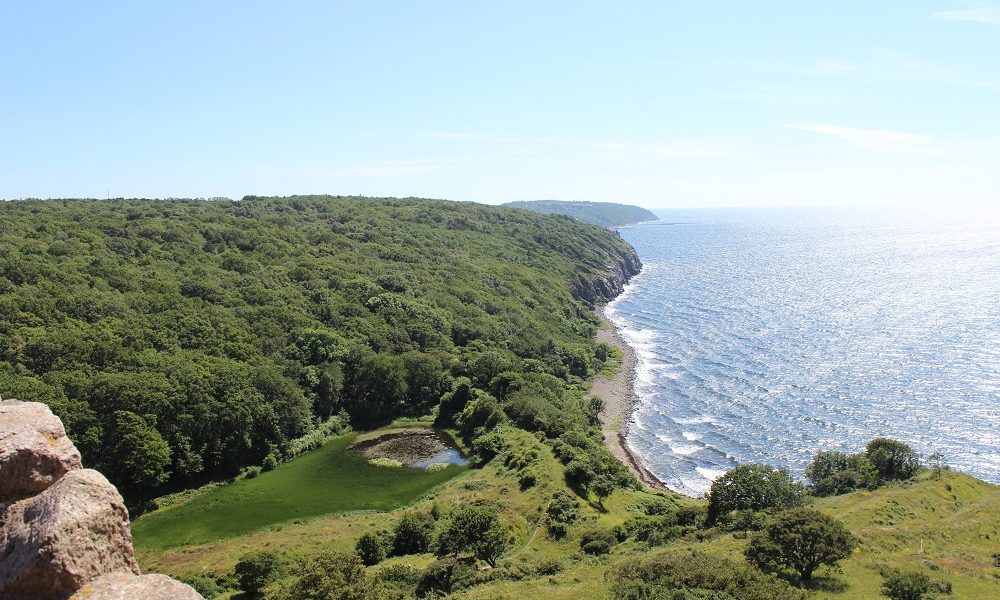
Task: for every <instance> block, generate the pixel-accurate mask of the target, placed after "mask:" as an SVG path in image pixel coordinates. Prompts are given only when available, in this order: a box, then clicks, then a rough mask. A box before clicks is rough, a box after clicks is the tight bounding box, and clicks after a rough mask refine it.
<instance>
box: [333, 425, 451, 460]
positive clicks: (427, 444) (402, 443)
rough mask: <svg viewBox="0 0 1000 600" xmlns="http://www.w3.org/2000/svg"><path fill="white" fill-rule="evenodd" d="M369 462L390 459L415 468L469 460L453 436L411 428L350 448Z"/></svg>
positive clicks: (365, 440)
mask: <svg viewBox="0 0 1000 600" xmlns="http://www.w3.org/2000/svg"><path fill="white" fill-rule="evenodd" d="M351 450H353V451H354V452H358V453H360V454H363V455H364V456H366V457H368V459H370V460H371V459H389V460H393V461H398V462H399V463H402V464H403V465H404V466H407V467H411V468H414V469H426V468H427V467H430V466H431V465H466V464H468V463H469V461H468V460H467V459H466V458H465V457H464V456H462V453H461V452H460V451H459V449H458V448H457V447H456V446H455V443H454V441H452V439H451V437H450V436H449V435H448V434H446V433H444V432H442V431H438V430H436V429H427V428H409V429H401V430H399V431H392V432H387V433H383V434H381V435H378V436H376V437H372V438H369V439H364V440H361V441H358V442H355V443H354V444H352V445H351Z"/></svg>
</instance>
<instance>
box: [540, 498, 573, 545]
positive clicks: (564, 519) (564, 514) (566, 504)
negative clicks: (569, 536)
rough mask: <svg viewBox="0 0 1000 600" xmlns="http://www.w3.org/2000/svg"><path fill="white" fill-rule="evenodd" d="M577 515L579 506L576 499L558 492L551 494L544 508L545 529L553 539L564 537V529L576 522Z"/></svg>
mask: <svg viewBox="0 0 1000 600" xmlns="http://www.w3.org/2000/svg"><path fill="white" fill-rule="evenodd" d="M579 515H580V505H579V504H577V502H576V499H575V498H574V497H573V496H572V495H570V494H568V493H566V492H564V491H562V490H559V491H558V492H556V493H555V494H553V496H552V499H551V500H549V505H548V506H547V507H546V508H545V528H546V530H547V531H548V533H549V535H550V536H552V537H553V538H556V539H558V538H561V537H563V536H565V535H566V527H567V526H568V525H570V524H571V523H573V522H574V521H576V519H577V517H578V516H579Z"/></svg>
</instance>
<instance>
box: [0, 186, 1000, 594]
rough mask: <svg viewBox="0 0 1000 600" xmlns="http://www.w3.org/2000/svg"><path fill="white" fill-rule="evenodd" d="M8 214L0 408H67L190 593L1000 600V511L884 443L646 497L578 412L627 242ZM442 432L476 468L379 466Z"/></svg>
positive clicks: (308, 205) (595, 366)
mask: <svg viewBox="0 0 1000 600" xmlns="http://www.w3.org/2000/svg"><path fill="white" fill-rule="evenodd" d="M0 211H2V216H3V217H4V218H3V220H0V232H2V234H3V235H2V237H0V246H2V250H3V252H2V253H0V288H2V291H3V292H4V293H3V294H2V295H0V352H2V359H3V360H2V362H0V391H3V393H4V394H5V395H6V394H11V395H17V396H19V397H21V398H23V399H27V400H39V401H43V402H46V403H47V404H49V405H50V406H51V407H52V408H53V410H54V411H56V412H58V413H59V414H60V416H61V417H62V418H63V420H64V422H65V423H66V425H67V428H68V429H69V432H70V435H71V436H73V437H74V439H76V440H78V443H79V444H80V447H81V449H82V450H83V453H84V460H85V461H87V462H88V463H89V464H94V465H96V466H98V467H99V468H101V469H104V470H106V471H107V472H108V474H109V476H110V477H112V478H113V479H114V480H115V481H116V482H117V483H118V484H119V485H120V486H121V488H122V490H123V491H124V492H125V493H126V494H127V495H128V496H129V498H130V499H131V500H132V502H133V503H134V505H135V506H136V507H137V508H140V509H141V510H142V511H145V513H144V514H142V515H141V516H138V518H136V519H135V520H134V522H133V537H134V544H135V547H136V551H137V554H138V558H139V561H140V563H141V566H142V567H143V569H144V570H150V571H160V572H165V573H168V574H170V575H173V576H175V577H177V578H180V579H183V580H184V581H187V582H189V583H190V584H191V585H192V586H195V587H196V588H197V589H198V590H199V591H201V593H202V594H203V595H205V596H206V597H213V598H214V597H219V598H234V597H242V598H267V599H286V598H287V599H292V598H337V599H340V598H342V599H354V600H381V599H399V600H403V599H410V598H433V597H441V596H449V597H454V598H460V599H469V600H477V599H478V600H487V599H490V600H496V599H498V598H518V597H523V596H529V595H530V596H532V597H537V598H551V599H562V598H565V599H569V598H615V599H625V600H660V599H667V598H669V599H671V600H674V599H681V600H706V599H712V600H764V599H790V600H801V599H804V598H823V599H833V598H837V599H838V600H855V599H861V598H873V597H878V596H879V594H883V595H885V596H887V597H890V598H913V597H916V598H923V597H930V596H931V595H942V594H944V595H947V594H949V593H951V594H953V595H954V596H955V597H991V596H996V595H998V592H1000V578H998V575H1000V571H998V570H997V558H996V552H997V550H996V540H997V539H1000V518H998V517H997V515H998V514H1000V488H997V487H996V486H993V485H990V484H987V483H984V482H982V481H978V480H975V479H973V478H971V477H967V476H965V475H962V474H960V473H955V472H952V471H950V470H949V469H947V468H946V466H945V465H944V461H943V459H942V458H941V457H938V458H937V459H935V460H932V461H931V463H930V467H931V468H924V467H922V466H921V464H920V461H919V460H918V457H917V455H916V453H915V452H914V451H913V450H912V449H911V448H910V447H909V446H907V445H906V444H905V443H903V442H900V441H897V440H891V439H887V438H876V439H875V440H872V441H871V442H870V443H869V444H868V445H867V447H866V448H865V449H864V451H863V452H859V453H857V454H843V453H836V452H826V451H821V452H818V453H817V454H816V456H815V458H814V460H813V462H812V464H811V466H810V467H809V470H808V471H807V477H808V480H809V485H805V484H804V483H802V482H799V481H796V480H795V478H794V477H793V476H792V475H791V474H790V473H788V472H787V471H784V470H781V469H776V468H773V467H771V466H767V465H756V464H746V465H741V466H740V467H737V468H735V469H733V470H731V471H730V472H729V473H727V474H725V475H723V476H722V477H720V478H718V479H717V480H716V481H715V482H714V484H713V485H712V488H711V491H710V493H709V494H708V496H707V498H697V499H696V498H687V497H683V496H679V495H677V494H673V493H669V492H667V491H664V490H657V489H651V488H649V487H644V486H641V485H639V484H638V482H637V481H636V480H635V479H634V478H633V477H632V475H630V473H629V471H628V469H627V468H626V467H625V466H624V465H623V464H622V462H620V461H619V460H617V459H616V458H615V457H614V456H613V455H612V454H611V453H610V452H609V451H608V449H607V448H606V446H605V445H604V436H603V434H602V431H601V429H600V427H601V425H600V419H599V416H600V415H599V413H600V412H601V411H603V410H605V408H606V406H605V403H604V402H603V400H602V399H601V398H599V397H596V398H590V399H587V398H588V396H587V392H588V387H589V385H590V381H591V379H592V378H593V377H594V376H595V375H596V374H607V373H608V372H609V371H610V370H613V369H614V368H617V367H620V366H621V365H622V364H623V361H621V360H620V354H621V353H620V352H619V351H617V350H615V349H612V348H611V347H609V346H607V345H601V344H598V343H596V341H595V334H596V331H597V328H598V327H599V326H600V321H599V318H598V317H597V316H596V315H595V313H594V310H593V309H594V308H595V305H596V304H597V303H599V302H601V301H604V300H607V299H609V298H610V297H612V296H613V295H614V294H615V293H617V291H619V290H620V289H621V285H622V284H623V283H624V280H625V279H627V277H628V276H629V275H631V274H634V272H635V270H636V269H637V268H638V263H637V260H636V258H635V255H634V253H633V251H632V250H631V249H630V248H629V247H628V245H627V244H625V243H624V242H622V241H621V239H620V238H618V236H617V235H616V234H615V233H614V232H611V231H608V230H604V229H601V228H598V227H593V226H589V225H585V224H582V223H579V222H576V221H573V220H571V219H566V218H561V217H555V216H547V215H538V214H531V213H527V212H524V211H516V210H512V209H504V208H496V207H483V206H477V205H471V204H460V203H450V202H442V201H430V200H417V199H404V200H398V199H370V198H339V197H338V198H333V197H292V198H256V197H249V198H246V199H244V200H243V201H240V202H229V201H218V202H209V201H170V202H158V201H139V200H136V201H111V202H101V201H49V202H35V201H32V202H16V203H9V204H8V205H4V206H0ZM430 428H435V429H437V430H438V431H437V432H436V433H440V434H441V435H445V436H450V437H452V438H453V441H454V442H455V444H456V445H457V446H458V448H460V449H461V451H462V452H463V454H464V455H465V457H466V458H468V459H469V462H470V464H469V465H468V466H465V465H451V466H440V465H438V466H435V467H434V468H415V467H413V466H407V465H411V464H412V461H411V460H410V458H412V457H409V456H400V455H395V454H393V453H392V452H388V451H386V449H387V448H391V447H394V446H396V445H398V444H396V441H397V439H398V438H397V437H396V436H397V435H400V432H402V431H407V432H410V434H412V433H413V432H414V431H421V432H427V431H428V430H429V429H430ZM375 449H378V451H375ZM366 451H370V452H368V453H367V454H366ZM175 491H176V493H172V494H169V495H166V496H161V494H162V493H164V492H175ZM137 512H138V511H137Z"/></svg>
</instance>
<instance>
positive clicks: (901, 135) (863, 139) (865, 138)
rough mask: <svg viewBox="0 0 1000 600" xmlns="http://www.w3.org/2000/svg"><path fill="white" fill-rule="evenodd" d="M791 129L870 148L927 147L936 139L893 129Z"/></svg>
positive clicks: (801, 126)
mask: <svg viewBox="0 0 1000 600" xmlns="http://www.w3.org/2000/svg"><path fill="white" fill-rule="evenodd" d="M785 127H787V128H789V129H799V130H801V131H809V132H812V133H821V134H823V135H828V136H831V137H835V138H837V139H840V140H844V141H847V142H851V143H854V144H860V145H862V146H869V147H873V148H901V147H910V146H926V145H928V144H931V143H933V142H934V138H932V137H930V136H928V135H923V134H919V133H908V132H905V131H892V130H891V129H860V128H857V127H842V126H839V125H811V124H794V123H789V124H788V125H785Z"/></svg>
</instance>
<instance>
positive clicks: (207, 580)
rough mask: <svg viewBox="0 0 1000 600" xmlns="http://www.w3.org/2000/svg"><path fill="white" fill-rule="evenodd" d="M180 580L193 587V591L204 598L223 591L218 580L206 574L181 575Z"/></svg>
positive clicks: (212, 596) (214, 595)
mask: <svg viewBox="0 0 1000 600" xmlns="http://www.w3.org/2000/svg"><path fill="white" fill-rule="evenodd" d="M180 580H181V581H182V582H183V583H186V584H188V585H189V586H191V587H193V588H194V591H196V592H198V593H199V594H201V595H202V596H204V597H205V598H215V597H216V596H218V595H220V594H222V591H223V590H222V586H220V585H219V582H217V581H216V580H215V578H214V577H210V576H208V575H191V576H190V577H181V578H180Z"/></svg>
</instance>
